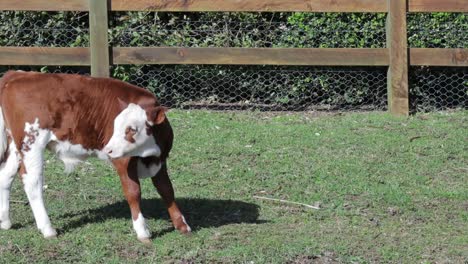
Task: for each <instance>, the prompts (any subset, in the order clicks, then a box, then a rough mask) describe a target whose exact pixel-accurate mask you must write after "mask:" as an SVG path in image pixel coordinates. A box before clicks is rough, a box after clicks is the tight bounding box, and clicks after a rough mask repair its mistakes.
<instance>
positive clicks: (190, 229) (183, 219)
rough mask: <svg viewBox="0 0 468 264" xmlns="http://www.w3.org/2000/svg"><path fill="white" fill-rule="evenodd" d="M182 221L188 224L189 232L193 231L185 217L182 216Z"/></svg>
mask: <svg viewBox="0 0 468 264" xmlns="http://www.w3.org/2000/svg"><path fill="white" fill-rule="evenodd" d="M182 222H184V224H185V225H186V226H187V231H188V232H192V228H190V226H189V225H188V224H187V221H185V217H184V216H182Z"/></svg>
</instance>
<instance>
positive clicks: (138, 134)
mask: <svg viewBox="0 0 468 264" xmlns="http://www.w3.org/2000/svg"><path fill="white" fill-rule="evenodd" d="M164 111H165V109H164V108H162V107H154V109H152V110H151V111H150V116H149V118H151V117H152V116H153V115H154V116H156V118H155V120H148V114H147V112H146V111H145V110H144V109H143V108H142V107H141V106H139V105H136V104H133V103H131V104H129V105H128V106H127V107H126V108H125V109H124V110H123V111H122V112H121V113H120V114H119V115H118V116H117V117H116V118H115V120H114V132H113V134H112V137H111V139H110V140H109V142H108V143H107V145H106V146H105V147H104V151H105V152H106V153H107V154H108V155H109V156H110V157H111V158H114V159H116V158H121V157H131V156H138V157H149V156H160V155H161V150H160V148H159V146H158V145H157V144H156V140H155V138H154V136H153V133H152V128H151V127H152V126H153V125H154V124H155V123H156V124H160V123H162V122H163V121H164V118H165V115H164ZM152 113H154V114H152Z"/></svg>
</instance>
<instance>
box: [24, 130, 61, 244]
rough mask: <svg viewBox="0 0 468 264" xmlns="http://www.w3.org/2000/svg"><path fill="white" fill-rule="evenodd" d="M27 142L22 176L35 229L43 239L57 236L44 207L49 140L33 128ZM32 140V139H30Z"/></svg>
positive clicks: (43, 132)
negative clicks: (45, 158) (45, 157)
mask: <svg viewBox="0 0 468 264" xmlns="http://www.w3.org/2000/svg"><path fill="white" fill-rule="evenodd" d="M28 135H29V137H30V138H29V141H25V143H24V146H23V149H22V150H21V152H22V154H23V162H22V168H21V169H20V173H21V174H22V175H21V176H22V179H23V184H24V190H25V192H26V195H27V196H28V200H29V204H30V205H31V209H32V211H33V214H34V218H35V219H36V225H37V228H38V229H39V230H40V231H41V232H42V234H43V235H44V237H45V238H51V237H55V236H57V232H56V231H55V229H54V228H53V227H52V225H51V223H50V219H49V216H48V215H47V211H46V209H45V206H44V196H43V191H42V190H43V189H42V188H43V185H44V169H43V164H44V151H45V148H46V145H47V143H48V141H49V139H50V134H49V133H48V132H47V131H44V130H39V129H36V128H34V127H31V128H30V131H29V132H28ZM31 138H32V139H31Z"/></svg>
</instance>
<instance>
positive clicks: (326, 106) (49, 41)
mask: <svg viewBox="0 0 468 264" xmlns="http://www.w3.org/2000/svg"><path fill="white" fill-rule="evenodd" d="M110 14H111V15H110V22H109V41H110V42H111V44H112V45H114V46H177V47H296V48H302V47H327V48H361V47H366V48H382V47H385V14H305V13H236V14H234V13H216V12H214V13H213V12H209V13H155V12H112V13H110ZM433 16H434V15H431V14H409V15H408V42H409V45H410V46H411V47H439V48H467V47H468V39H467V37H468V35H467V34H463V33H464V32H466V31H467V30H468V28H467V27H468V26H467V25H468V23H465V22H468V21H467V18H466V16H460V15H458V16H449V15H446V14H440V15H437V16H441V17H442V19H441V20H440V21H442V22H440V23H437V24H431V23H429V22H427V21H426V22H424V21H425V19H426V20H427V19H429V20H430V19H431V17H433ZM0 17H1V18H2V23H1V24H0V46H55V47H74V46H88V45H89V34H88V25H89V23H88V13H86V12H9V11H8V12H7V11H5V12H0ZM423 22H424V23H423ZM7 69H23V70H35V71H43V72H65V73H79V74H89V67H27V66H21V67H8V66H0V76H1V75H2V74H3V72H5V71H6V70H7ZM111 74H112V76H113V77H116V78H120V79H123V80H126V81H129V82H131V83H133V84H136V85H140V86H143V87H146V88H148V89H150V90H151V91H153V92H154V93H155V94H156V95H157V96H158V97H159V98H160V100H161V101H162V102H163V103H164V104H166V105H168V106H171V107H180V108H209V109H219V110H222V109H261V110H294V111H299V110H326V111H336V110H337V111H349V110H384V109H386V100H387V92H386V68H385V67H295V66H287V67H280V66H223V65H212V66H208V65H207V66H203V65H162V66H151V65H143V66H137V65H128V66H114V67H113V68H112V72H111ZM467 79H468V78H467V69H466V68H439V67H412V68H411V72H410V98H411V100H410V104H411V108H412V110H413V111H432V110H442V109H452V108H459V107H461V108H466V107H467V101H468V99H467V93H468V92H467V91H468V80H467Z"/></svg>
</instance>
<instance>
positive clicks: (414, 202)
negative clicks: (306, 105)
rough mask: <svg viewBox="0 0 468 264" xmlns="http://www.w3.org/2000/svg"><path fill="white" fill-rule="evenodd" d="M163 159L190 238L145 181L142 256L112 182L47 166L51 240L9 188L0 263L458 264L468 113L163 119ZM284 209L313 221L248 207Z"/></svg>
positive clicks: (90, 166)
mask: <svg viewBox="0 0 468 264" xmlns="http://www.w3.org/2000/svg"><path fill="white" fill-rule="evenodd" d="M169 118H170V120H171V122H172V125H173V127H174V130H175V134H176V138H175V145H174V149H173V152H172V154H171V157H170V160H169V168H170V173H171V179H172V180H173V183H174V186H175V189H176V196H177V198H178V201H179V203H180V206H181V208H182V209H183V211H185V212H186V214H187V216H188V221H189V224H191V226H192V228H194V230H195V231H194V233H193V234H192V235H191V236H188V237H186V236H183V235H180V234H179V233H177V232H175V231H173V229H172V226H171V223H170V222H169V219H168V215H167V212H166V210H165V208H164V206H163V204H162V203H161V201H160V199H159V197H158V195H157V193H156V191H155V190H154V189H153V187H152V186H151V183H150V181H144V182H143V198H144V201H143V210H144V211H143V213H144V214H145V215H146V216H147V217H148V218H149V221H148V222H149V226H150V229H151V231H152V232H153V234H154V235H155V237H154V239H153V244H152V245H150V246H146V245H143V244H141V243H139V242H138V241H137V239H136V237H135V234H134V232H133V230H132V226H131V220H130V213H129V209H128V206H127V204H126V201H125V200H124V197H123V194H122V191H121V189H120V183H119V180H118V177H117V176H116V175H115V173H114V172H113V169H112V168H111V167H110V165H108V164H106V163H104V162H100V161H97V160H88V163H85V164H83V165H82V166H81V167H80V168H79V169H78V170H77V171H76V172H74V173H72V174H70V175H65V174H64V173H63V172H62V169H63V166H62V164H61V163H59V162H58V161H57V160H56V159H55V158H54V157H53V156H49V157H48V160H49V163H48V164H47V165H48V166H47V168H46V184H47V185H48V188H47V189H46V191H45V193H46V203H47V208H48V211H49V214H50V216H51V219H52V223H53V224H54V225H55V227H57V228H58V230H59V237H58V238H57V239H55V240H44V239H43V238H42V236H41V235H40V233H39V231H37V230H36V228H35V224H34V221H33V216H32V212H31V210H30V208H29V206H28V205H26V204H24V203H21V202H22V201H26V197H25V194H24V191H23V190H22V186H21V183H20V181H18V180H17V181H15V183H14V186H13V192H12V199H13V200H14V201H15V202H14V203H13V204H12V221H13V228H12V229H11V230H8V231H1V232H0V262H2V263H16V262H19V263H53V262H56V263H63V262H82V263H172V262H175V263H204V262H206V263H220V262H222V263H285V262H288V261H290V262H292V263H312V262H314V261H317V263H321V262H323V263H326V261H338V262H344V263H351V262H354V263H372V262H378V263H432V262H447V263H463V262H466V261H468V250H467V245H468V230H467V229H468V211H467V210H468V202H467V201H468V180H467V175H468V165H467V164H468V162H467V161H468V144H467V143H468V112H467V111H457V112H451V113H433V114H424V115H423V114H420V115H417V116H412V117H410V118H395V117H391V116H389V115H388V114H386V113H350V114H345V115H326V116H319V117H317V116H313V115H311V114H304V113H297V114H271V113H270V114H266V113H249V112H247V113H229V112H226V113H217V112H207V111H191V112H186V111H171V112H170V113H169ZM253 195H261V196H266V197H272V198H281V199H286V200H290V201H296V202H302V203H307V204H316V203H319V204H320V207H321V209H320V210H313V209H307V208H305V207H301V206H296V205H290V204H284V203H276V202H271V201H263V200H257V199H255V198H253V197H252V196H253Z"/></svg>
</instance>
